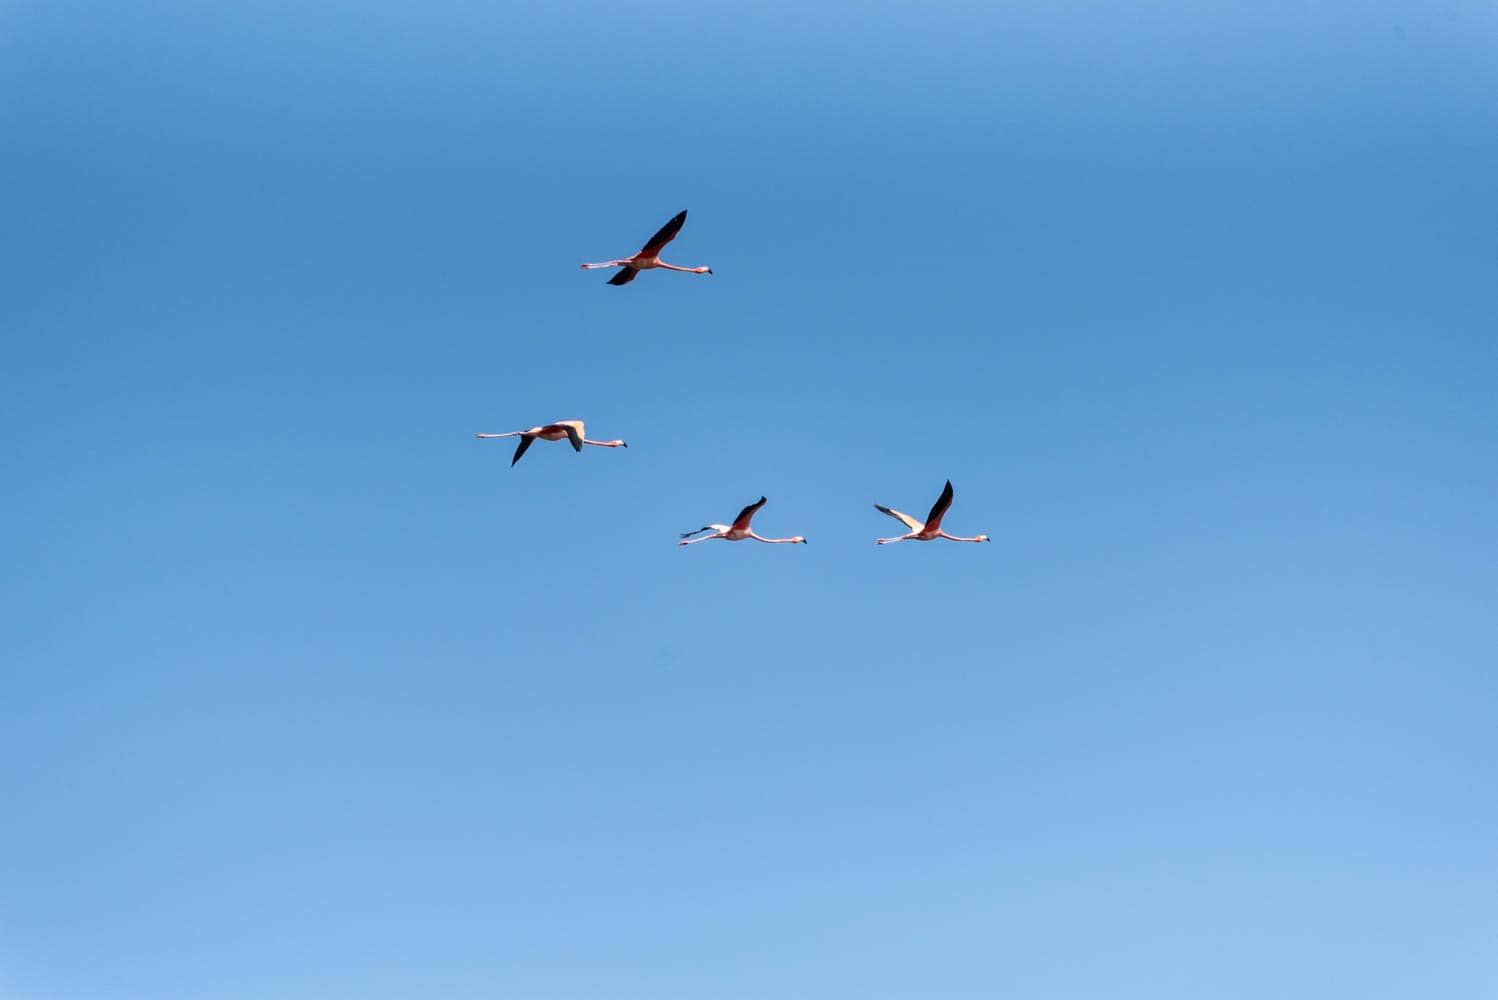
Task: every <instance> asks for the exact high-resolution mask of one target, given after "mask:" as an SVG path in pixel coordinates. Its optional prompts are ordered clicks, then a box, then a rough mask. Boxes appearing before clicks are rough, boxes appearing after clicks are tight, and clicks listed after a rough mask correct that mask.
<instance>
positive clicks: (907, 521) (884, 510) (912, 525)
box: [874, 503, 925, 531]
mask: <svg viewBox="0 0 1498 1000" xmlns="http://www.w3.org/2000/svg"><path fill="white" fill-rule="evenodd" d="M874 509H875V510H877V511H878V512H879V513H881V514H888V515H889V516H890V517H892V518H894V519H895V520H897V521H900V522H902V523H903V524H904V525H905V527H907V528H909V529H910V530H911V531H920V530H921V529H922V528H924V527H925V525H924V524H922V523H921V522H919V521H917V520H916V519H915V518H913V517H911V516H910V515H909V514H902V513H900V512H899V511H897V510H890V509H889V508H888V507H883V506H880V505H879V504H877V503H876V504H874Z"/></svg>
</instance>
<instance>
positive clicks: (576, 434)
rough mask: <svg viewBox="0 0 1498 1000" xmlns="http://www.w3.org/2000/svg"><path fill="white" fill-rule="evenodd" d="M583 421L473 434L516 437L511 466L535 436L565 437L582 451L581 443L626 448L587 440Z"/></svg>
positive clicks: (541, 437) (621, 442)
mask: <svg viewBox="0 0 1498 1000" xmlns="http://www.w3.org/2000/svg"><path fill="white" fill-rule="evenodd" d="M583 433H584V432H583V422H582V421H581V420H558V421H557V422H556V423H554V424H542V425H541V426H540V427H532V428H531V429H530V430H528V431H508V432H506V433H504V434H475V435H474V437H478V438H510V437H518V438H519V439H520V444H519V445H517V446H516V448H515V457H514V458H512V459H510V466H511V468H513V467H514V465H515V463H516V462H518V461H520V456H521V455H524V454H525V450H526V449H527V448H529V447H530V446H531V442H533V441H535V440H536V438H540V439H541V440H543V441H560V440H562V438H566V439H567V440H568V441H571V442H572V447H573V450H575V451H582V450H583V445H585V444H591V445H594V446H596V447H599V448H628V447H629V445H627V444H625V443H624V442H623V441H589V440H588V439H587V438H586V437H584V436H583Z"/></svg>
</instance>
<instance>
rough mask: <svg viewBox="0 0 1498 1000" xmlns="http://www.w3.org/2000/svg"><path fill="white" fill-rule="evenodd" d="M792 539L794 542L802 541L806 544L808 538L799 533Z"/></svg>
mask: <svg viewBox="0 0 1498 1000" xmlns="http://www.w3.org/2000/svg"><path fill="white" fill-rule="evenodd" d="M791 541H793V542H800V543H801V544H802V545H805V544H806V539H804V538H802V537H801V536H800V535H797V536H796V537H795V538H792V539H791Z"/></svg>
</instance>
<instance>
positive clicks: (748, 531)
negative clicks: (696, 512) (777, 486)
mask: <svg viewBox="0 0 1498 1000" xmlns="http://www.w3.org/2000/svg"><path fill="white" fill-rule="evenodd" d="M764 505H765V498H764V497H760V498H759V499H758V500H757V501H755V502H754V503H752V504H750V505H749V506H747V507H745V508H744V509H743V510H741V511H739V516H738V517H736V518H734V519H733V523H732V524H709V525H704V526H703V527H701V528H698V529H697V530H696V531H688V532H685V533H683V534H682V536H681V538H682V540H681V541H679V542H677V543H676V544H677V545H695V544H697V543H698V542H710V541H712V540H713V539H715V538H721V539H723V540H724V541H725V542H742V541H743V540H744V539H746V538H752V539H754V540H755V541H756V542H766V543H768V544H770V545H794V544H795V543H797V542H800V543H801V544H802V545H805V544H806V539H804V538H802V537H801V536H800V535H797V536H795V537H794V538H765V537H763V536H761V535H756V534H755V533H754V529H753V528H751V527H749V522H750V521H752V520H753V519H754V514H755V512H756V511H758V510H759V509H760V508H761V507H763V506H764ZM704 531H710V532H712V534H710V535H702V533H703V532H704ZM693 535H702V537H701V538H692V536H693ZM687 539H691V541H688V540H687Z"/></svg>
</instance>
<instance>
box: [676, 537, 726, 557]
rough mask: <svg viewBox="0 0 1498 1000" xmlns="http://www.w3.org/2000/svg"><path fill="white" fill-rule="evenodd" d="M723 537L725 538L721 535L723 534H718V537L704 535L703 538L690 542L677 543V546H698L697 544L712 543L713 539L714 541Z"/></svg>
mask: <svg viewBox="0 0 1498 1000" xmlns="http://www.w3.org/2000/svg"><path fill="white" fill-rule="evenodd" d="M722 537H723V536H722V535H721V534H716V535H703V536H702V537H701V538H693V539H690V540H688V541H681V542H677V543H676V544H677V545H696V544H697V543H698V542H710V541H712V540H713V539H714V538H722ZM694 558H695V557H694Z"/></svg>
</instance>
